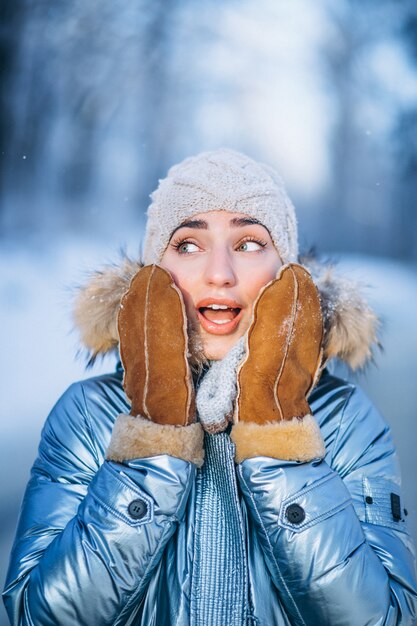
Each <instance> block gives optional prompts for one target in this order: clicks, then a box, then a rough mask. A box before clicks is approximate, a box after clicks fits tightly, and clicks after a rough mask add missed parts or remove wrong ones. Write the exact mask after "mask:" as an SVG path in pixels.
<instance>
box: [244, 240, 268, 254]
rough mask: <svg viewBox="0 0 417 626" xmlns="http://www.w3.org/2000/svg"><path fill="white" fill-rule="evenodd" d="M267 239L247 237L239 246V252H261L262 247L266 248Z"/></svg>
mask: <svg viewBox="0 0 417 626" xmlns="http://www.w3.org/2000/svg"><path fill="white" fill-rule="evenodd" d="M265 246H266V241H261V240H259V239H246V240H245V241H242V242H241V243H240V244H239V245H238V247H237V250H238V252H260V251H261V250H262V248H265Z"/></svg>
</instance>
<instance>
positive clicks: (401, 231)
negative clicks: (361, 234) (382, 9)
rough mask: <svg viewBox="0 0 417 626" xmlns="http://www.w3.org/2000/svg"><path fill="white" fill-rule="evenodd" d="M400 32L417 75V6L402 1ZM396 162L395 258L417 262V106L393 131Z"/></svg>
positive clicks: (406, 112)
mask: <svg viewBox="0 0 417 626" xmlns="http://www.w3.org/2000/svg"><path fill="white" fill-rule="evenodd" d="M400 4H401V6H402V19H401V21H400V23H399V31H400V34H401V35H402V37H403V38H404V42H405V45H406V49H407V51H408V54H409V59H410V62H411V63H412V64H413V66H414V68H415V71H416V72H417V6H416V3H415V2H411V1H410V0H402V2H401V3H400ZM394 158H395V162H396V164H397V171H396V174H397V189H396V194H395V196H394V197H393V198H392V204H393V210H394V211H395V213H396V214H397V220H396V228H395V230H394V233H393V234H394V237H393V246H394V248H395V252H396V254H398V255H399V256H402V257H406V258H407V257H412V258H414V259H417V206H416V198H417V102H413V103H412V104H410V105H409V106H405V107H403V108H402V109H401V111H400V113H399V116H398V120H397V124H396V125H395V127H394Z"/></svg>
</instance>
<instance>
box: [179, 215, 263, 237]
mask: <svg viewBox="0 0 417 626" xmlns="http://www.w3.org/2000/svg"><path fill="white" fill-rule="evenodd" d="M229 224H230V226H233V227H234V228H238V227H240V226H251V225H252V224H259V225H260V226H263V224H262V222H260V221H259V220H257V219H255V218H254V217H233V218H232V219H231V220H230V221H229ZM208 227H209V226H208V223H207V222H206V220H186V221H185V222H182V223H181V224H180V225H179V226H177V227H176V228H174V230H173V231H172V233H171V235H170V237H169V238H170V239H171V238H172V236H173V235H174V234H175V233H176V232H177V230H178V229H180V228H198V229H201V230H208ZM264 228H266V226H264ZM267 230H268V229H267Z"/></svg>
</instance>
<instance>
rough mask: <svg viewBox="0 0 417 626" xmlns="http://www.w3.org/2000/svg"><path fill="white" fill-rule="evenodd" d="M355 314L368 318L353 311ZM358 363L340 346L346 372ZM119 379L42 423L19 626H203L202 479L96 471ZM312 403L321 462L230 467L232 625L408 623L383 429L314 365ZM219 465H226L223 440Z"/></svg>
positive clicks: (21, 532) (410, 583)
mask: <svg viewBox="0 0 417 626" xmlns="http://www.w3.org/2000/svg"><path fill="white" fill-rule="evenodd" d="M112 271H113V270H112ZM123 276H125V273H123ZM102 279H103V273H101V274H100V278H98V279H97V277H96V278H95V279H94V280H99V281H101V280H102ZM107 279H108V276H107ZM119 279H120V276H119V277H118V279H117V280H119ZM317 281H318V282H319V281H320V279H319V278H317ZM110 283H111V284H112V289H113V287H114V284H113V282H112V281H111V280H110ZM118 284H119V283H118ZM326 284H327V283H326ZM100 286H101V288H102V287H103V283H100ZM119 287H120V284H119ZM321 287H322V290H321V291H322V298H323V302H324V300H325V291H326V289H325V285H324V284H322V285H321ZM108 288H109V286H108V285H107V286H106V289H108ZM330 291H331V292H332V293H333V296H334V294H335V290H334V289H333V288H332V289H330ZM342 292H343V293H346V285H344V287H343V289H342ZM109 293H110V292H109ZM111 293H112V294H114V290H113V291H111ZM339 295H340V294H339ZM115 297H116V296H115ZM117 297H118V296H117ZM331 301H332V303H333V306H332V307H329V309H328V310H329V311H330V310H333V311H334V310H335V308H336V309H338V313H339V314H340V312H341V310H342V309H341V306H342V304H343V302H345V301H344V300H343V298H341V297H340V298H339V297H336V296H334V297H333V299H331ZM349 302H350V304H349V306H348V308H349V314H351V315H356V314H355V313H352V306H353V304H352V302H353V303H354V301H352V298H351V297H350V298H349ZM345 304H346V302H345ZM324 306H325V305H324ZM358 311H359V312H358V315H359V316H360V317H362V318H363V315H365V314H366V313H367V312H368V313H369V310H367V309H364V308H363V303H362V308H360V307H359V308H358ZM113 313H114V310H113ZM108 321H109V320H107V321H106V328H110V325H109V323H108ZM327 321H328V328H330V327H331V328H333V329H334V328H335V324H336V322H335V321H334V320H333V321H332V320H331V319H330V318H329V319H328V320H327ZM337 323H339V324H340V315H339V317H338V321H337ZM95 332H96V331H95ZM328 332H329V331H328ZM355 332H358V330H357V327H356V330H355ZM99 335H100V337H101V339H102V335H101V333H100V332H99ZM332 341H333V344H331V343H328V345H327V356H332V355H334V354H332V350H335V349H334V345H335V344H334V338H333V339H332ZM88 345H90V347H92V346H93V342H91V341H90V342H89V344H88ZM95 345H97V346H98V344H95ZM100 345H102V344H100ZM105 345H107V346H109V345H111V342H109V341H108V338H107V340H106V342H105ZM329 346H330V347H329ZM331 346H333V348H332V347H331ZM350 347H351V348H352V346H350ZM360 349H361V350H363V346H362V347H361V348H360ZM340 350H341V348H340V345H339V352H340ZM96 351H97V352H98V351H99V350H98V349H97V350H96ZM347 352H348V350H347V347H346V345H345V354H346V353H347ZM356 357H358V353H357V352H356V353H355V352H352V350H351V352H350V356H349V358H347V360H348V361H349V359H350V361H351V362H352V361H353V360H354V359H355V358H356ZM358 358H359V357H358ZM122 377H123V372H122V370H121V368H120V367H119V368H118V369H117V370H116V372H115V373H113V374H109V375H103V376H98V377H95V378H90V379H88V380H85V381H82V382H79V383H75V384H73V385H72V386H71V387H70V388H69V389H68V390H67V392H66V393H65V394H64V395H63V396H62V397H61V399H60V400H59V401H58V402H57V404H56V405H55V407H54V408H53V410H52V412H51V413H50V415H49V417H48V419H47V422H46V424H45V427H44V429H43V432H42V437H41V443H40V447H39V454H38V457H37V459H36V461H35V463H34V466H33V469H32V474H31V478H30V481H29V484H28V486H27V490H26V493H25V496H24V500H23V504H22V509H21V514H20V519H19V524H18V528H17V533H16V539H15V543H14V546H13V550H12V554H11V561H10V567H9V571H8V575H7V581H6V587H5V591H4V594H3V595H4V601H5V605H6V609H7V611H8V614H9V617H10V620H11V623H12V624H13V625H15V626H17V625H25V626H49V625H51V626H52V625H61V626H73V625H74V626H75V625H77V626H95V625H97V626H106V625H108V626H110V625H112V626H116V625H117V626H121V625H122V624H123V625H127V624H129V625H133V624H134V625H138V626H139V625H143V626H151V625H157V626H174V625H175V626H186V625H188V624H191V625H193V626H194V625H197V624H199V620H198V615H197V614H196V612H195V598H196V595H198V592H199V590H198V588H197V583H196V573H195V572H194V571H193V563H194V556H195V553H194V551H195V513H196V498H195V494H196V478H197V475H198V472H200V471H201V470H199V469H197V468H196V467H195V466H194V465H193V464H192V463H189V462H186V461H183V460H181V459H178V458H174V457H171V456H168V455H160V456H156V457H152V458H145V459H132V460H129V461H126V462H124V463H115V462H111V461H107V460H105V457H106V449H107V446H108V443H109V440H110V437H111V433H112V428H113V424H114V422H115V420H116V418H117V416H118V415H119V414H120V413H126V412H128V411H129V405H128V402H127V399H126V396H125V394H124V391H123V387H122ZM309 403H310V406H311V409H312V412H313V415H314V416H315V418H316V420H317V422H318V424H319V426H320V429H321V432H322V435H323V438H324V442H325V445H326V457H325V459H324V460H313V461H311V462H306V463H302V462H295V461H282V460H277V459H272V458H268V457H257V458H252V459H247V460H245V461H243V462H242V463H241V464H239V465H237V466H236V497H237V502H238V509H239V516H240V521H241V524H240V528H241V533H242V544H243V546H244V551H245V561H246V572H245V574H246V581H247V590H246V591H247V596H248V604H249V606H250V611H249V612H248V613H247V615H246V617H245V622H244V623H246V624H257V625H258V626H275V625H276V626H278V625H279V626H284V625H288V624H297V625H307V624H308V625H310V624H311V625H314V626H316V625H318V624H323V625H331V626H337V625H340V626H341V625H344V626H347V625H351V626H362V625H363V626H365V625H371V624H372V625H376V624H380V625H382V624H384V625H394V624H402V625H405V624H412V622H413V618H414V617H415V615H416V610H417V609H416V607H417V591H416V577H415V559H414V554H413V547H412V545H411V541H410V537H409V534H408V531H407V522H406V519H407V518H406V515H405V512H404V503H403V501H402V496H401V488H400V473H399V467H398V462H397V458H396V454H395V450H394V445H393V442H392V438H391V435H390V430H389V428H388V426H387V424H386V423H385V422H384V420H383V418H382V417H381V416H380V415H379V414H378V412H377V411H376V410H375V408H374V407H373V406H372V404H371V403H370V401H369V400H368V399H367V398H366V396H365V395H364V394H363V393H362V392H361V390H360V389H359V388H358V387H357V386H355V385H352V384H350V383H347V382H345V381H343V380H341V379H339V378H336V377H334V376H332V375H331V374H330V373H329V372H328V371H327V370H326V369H325V370H324V371H323V374H322V376H321V378H320V381H319V383H318V385H317V387H316V388H315V389H314V390H313V392H312V393H311V395H310V397H309ZM225 454H226V455H228V456H229V460H230V459H233V455H234V449H233V444H232V442H231V441H230V440H229V443H228V444H227V446H226V448H225ZM206 582H207V584H208V580H206ZM198 584H199V585H201V584H203V585H204V584H205V580H204V579H203V580H201V578H200V579H199V581H198ZM206 626H223V624H218V623H216V624H214V623H213V624H208V623H207V624H206ZM224 626H226V625H224Z"/></svg>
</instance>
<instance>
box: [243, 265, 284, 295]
mask: <svg viewBox="0 0 417 626" xmlns="http://www.w3.org/2000/svg"><path fill="white" fill-rule="evenodd" d="M280 267H281V263H279V262H277V263H274V264H271V266H270V267H268V268H262V270H260V271H259V272H253V271H252V272H251V273H250V274H249V275H248V276H247V277H246V279H245V283H246V292H247V295H248V298H249V299H250V300H251V301H252V303H253V302H254V300H256V298H257V296H258V294H259V291H260V290H261V289H262V287H264V286H265V285H266V284H267V283H269V282H271V280H274V278H276V276H277V273H278V270H279V268H280Z"/></svg>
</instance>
